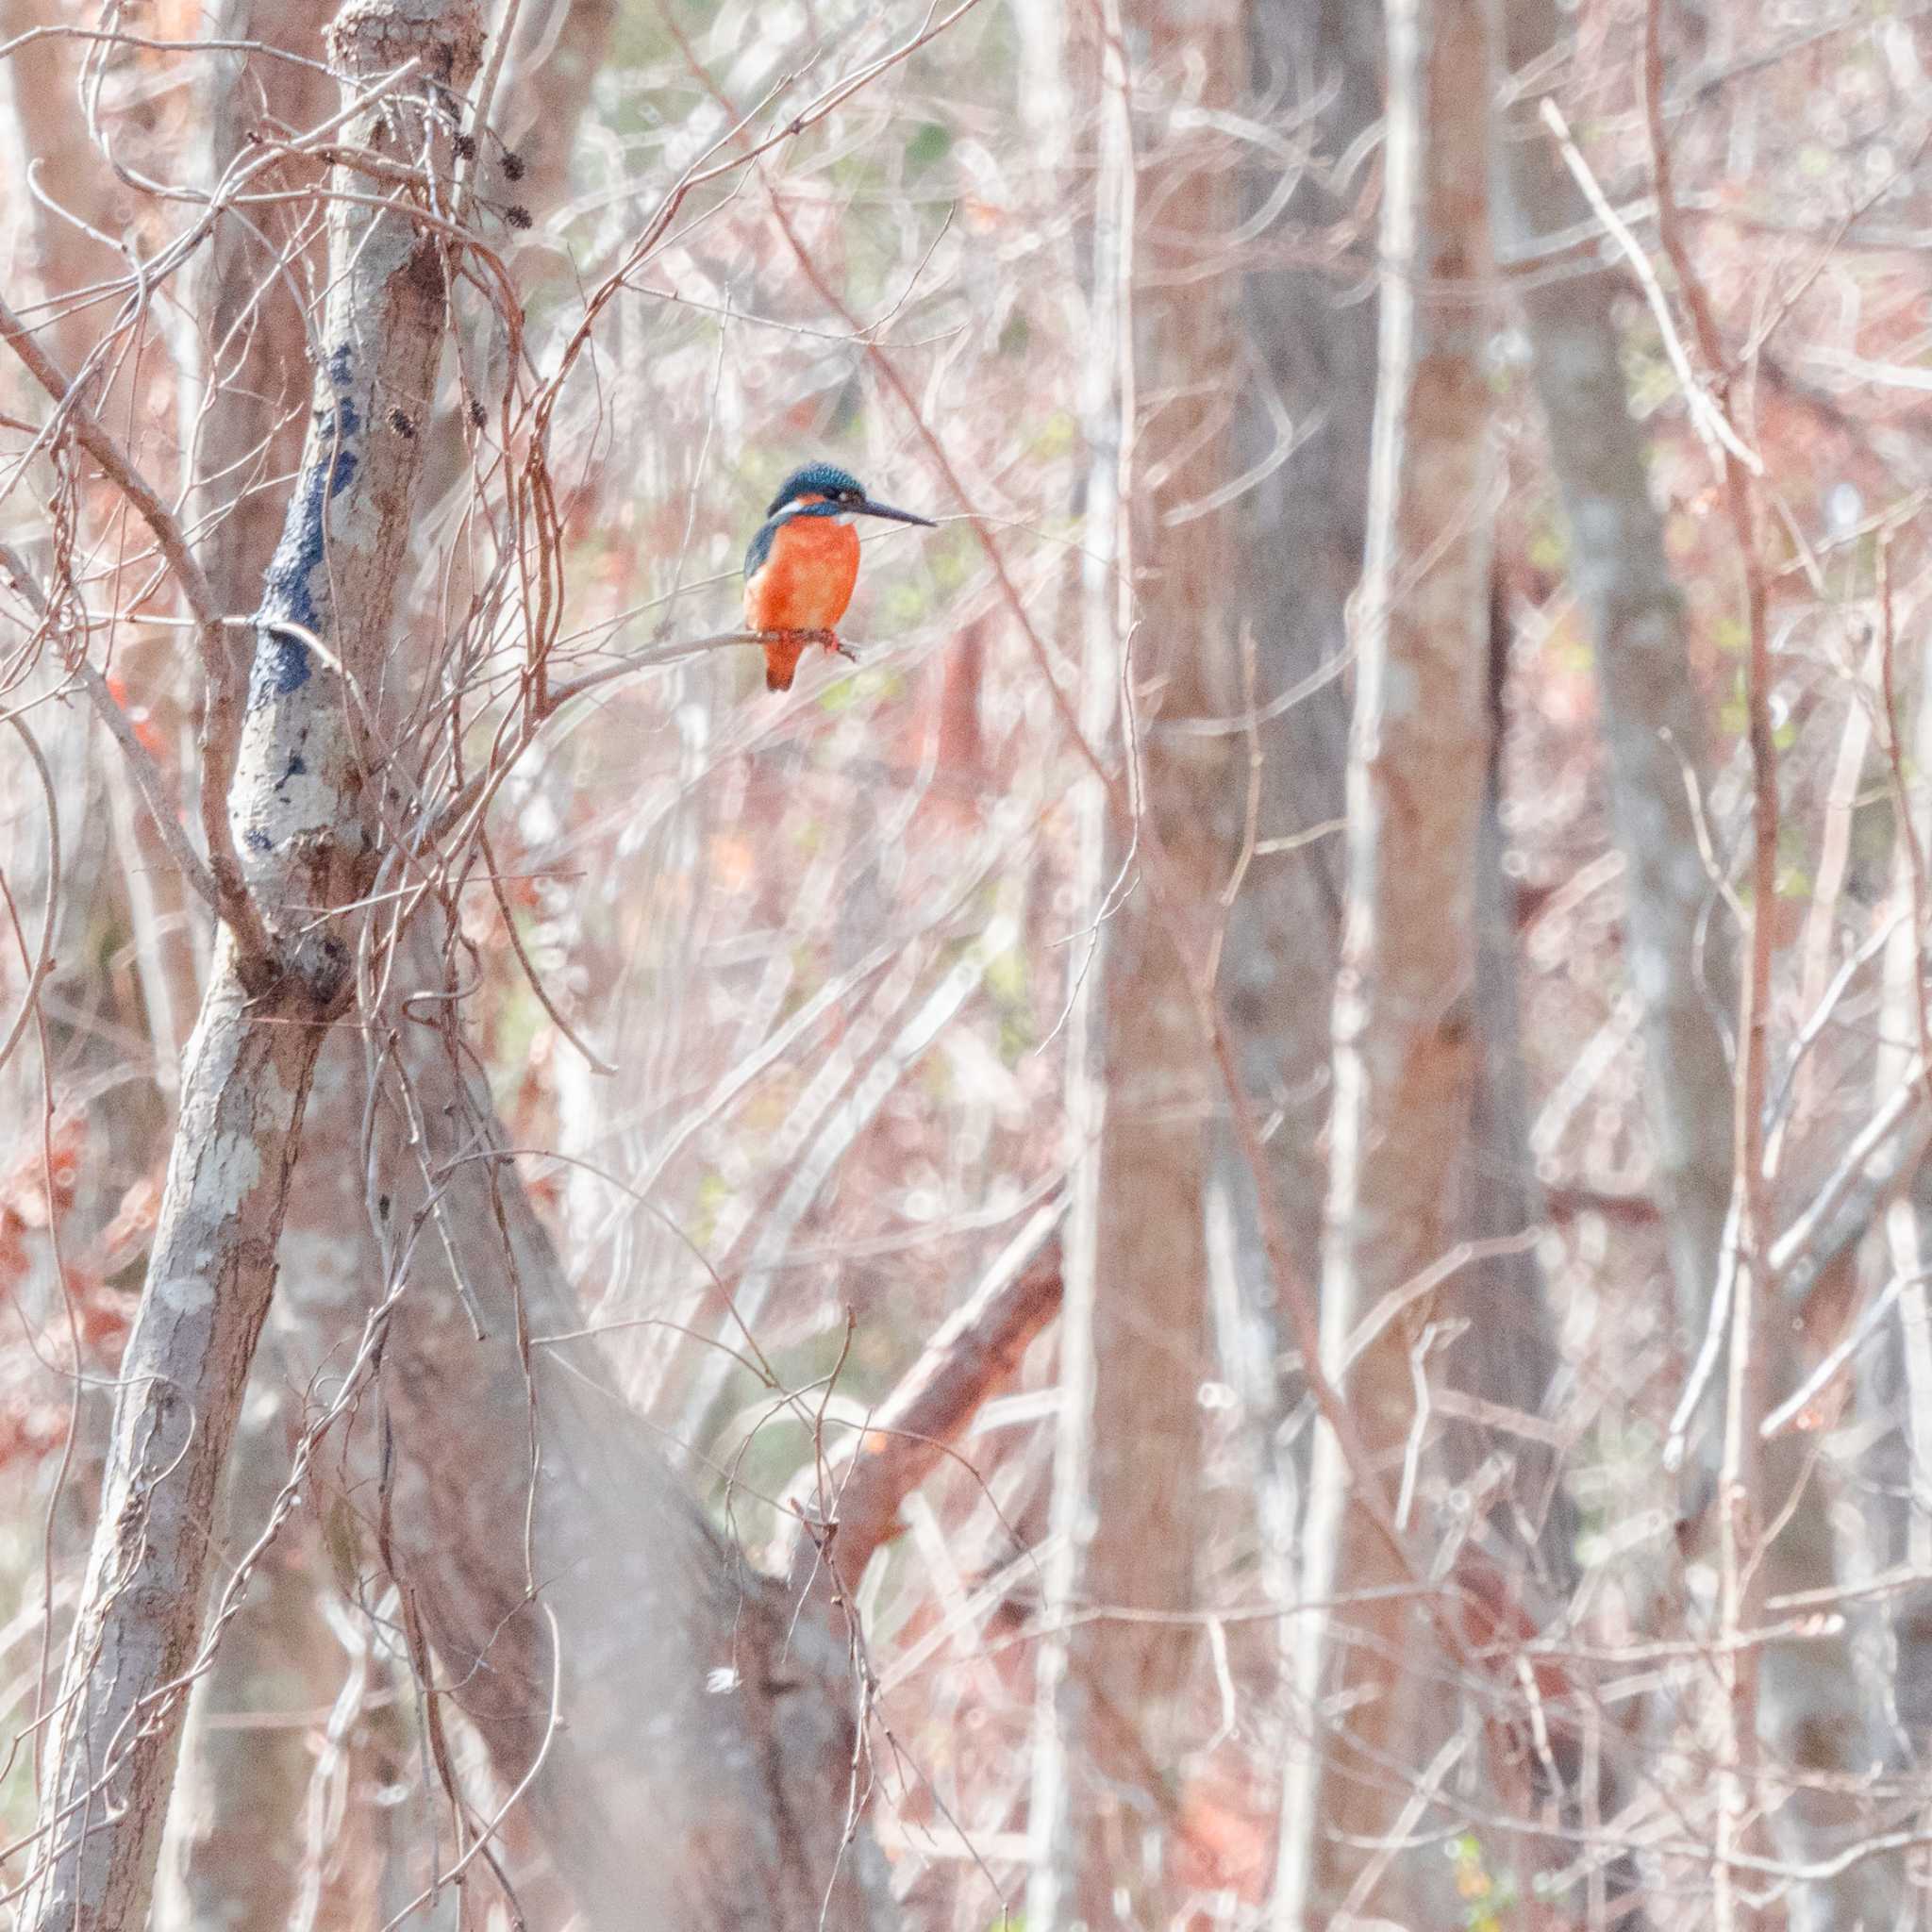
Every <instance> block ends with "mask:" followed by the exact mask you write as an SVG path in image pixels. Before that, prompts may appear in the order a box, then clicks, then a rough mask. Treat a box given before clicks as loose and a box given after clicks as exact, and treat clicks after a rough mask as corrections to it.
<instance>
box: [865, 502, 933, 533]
mask: <svg viewBox="0 0 1932 1932" xmlns="http://www.w3.org/2000/svg"><path fill="white" fill-rule="evenodd" d="M852 508H854V509H855V510H856V511H857V512H858V514H859V515H860V516H862V517H891V519H892V521H893V522H894V523H896V524H924V525H925V527H926V528H927V529H928V530H936V529H938V528H939V525H937V524H936V523H934V522H933V520H932V519H931V518H930V517H916V516H914V515H913V514H912V512H911V511H910V510H909V509H894V508H892V506H891V504H890V503H874V502H873V500H872V499H871V497H867V498H866V500H865V501H864V502H863V503H855V504H854V505H853V506H852Z"/></svg>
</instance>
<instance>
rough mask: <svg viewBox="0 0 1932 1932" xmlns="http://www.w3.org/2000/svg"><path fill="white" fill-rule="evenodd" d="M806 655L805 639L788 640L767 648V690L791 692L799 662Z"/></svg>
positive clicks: (773, 643) (771, 644)
mask: <svg viewBox="0 0 1932 1932" xmlns="http://www.w3.org/2000/svg"><path fill="white" fill-rule="evenodd" d="M804 653H805V640H804V639H803V638H786V639H783V640H782V641H774V642H772V643H769V644H767V645H766V646H765V689H766V690H767V691H790V690H791V680H792V678H793V677H794V676H795V675H797V672H798V660H799V658H801V657H802V656H803V655H804Z"/></svg>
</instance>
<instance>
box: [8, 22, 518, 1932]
mask: <svg viewBox="0 0 1932 1932" xmlns="http://www.w3.org/2000/svg"><path fill="white" fill-rule="evenodd" d="M479 42H480V31H479V28H478V25H477V22H476V18H475V10H474V7H473V6H471V5H469V4H467V0H443V4H441V5H439V6H430V5H427V4H425V0H414V4H410V5H408V6H407V7H406V6H404V5H401V4H398V5H396V6H394V7H388V6H376V5H362V6H359V7H356V8H351V9H349V10H347V11H346V12H345V13H344V14H343V16H342V18H341V20H340V21H339V22H338V24H337V26H336V29H335V32H334V44H333V46H332V49H331V52H332V56H333V59H334V63H335V64H336V66H337V69H338V72H339V73H340V74H341V76H342V78H343V80H344V83H345V85H348V86H350V87H354V86H356V85H357V84H358V83H366V81H367V80H368V79H369V78H371V77H373V76H374V75H376V74H378V73H382V72H386V71H387V70H388V69H389V67H391V65H393V64H394V63H395V62H396V61H397V60H398V59H399V58H411V57H413V58H418V59H419V60H420V61H421V63H422V65H423V68H424V69H425V73H426V74H427V75H429V76H430V77H431V78H432V80H433V81H434V82H437V83H440V84H441V85H443V86H454V87H456V88H458V89H459V88H461V87H463V86H465V85H467V83H468V80H469V77H470V75H471V74H472V73H473V72H474V71H475V60H476V56H477V49H478V45H479ZM383 111H384V112H385V113H386V114H388V115H390V116H391V117H393V119H394V120H395V121H397V122H403V123H408V132H409V135H410V142H409V144H408V146H407V148H406V150H405V151H406V152H408V153H411V154H413V153H415V152H417V151H418V148H419V146H420V145H421V144H424V143H433V144H432V146H431V148H430V151H431V152H434V151H436V146H437V145H440V142H437V140H436V137H435V136H434V135H433V125H434V124H433V120H432V119H431V118H430V117H428V116H425V113H424V104H423V102H422V99H421V97H420V96H419V97H418V98H417V99H416V100H415V101H414V102H408V101H406V100H405V99H403V98H400V97H392V98H391V101H390V102H389V103H388V104H387V106H386V107H385V108H384V110H383ZM369 138H370V139H371V141H372V142H374V143H375V144H377V145H383V144H386V140H387V136H386V135H385V134H384V133H382V132H379V131H377V130H375V129H374V128H372V129H370V130H369ZM329 241H330V259H331V263H332V266H333V267H334V270H335V274H334V275H333V276H332V279H331V283H330V290H329V297H328V302H327V307H326V310H325V320H324V325H323V340H324V343H325V356H324V358H323V360H322V362H321V365H320V367H319V368H318V371H317V376H316V415H315V419H314V422H313V424H312V425H311V429H310V434H309V439H308V446H307V448H306V450H305V453H304V461H303V473H302V477H301V481H300V483H299V484H298V487H297V489H296V491H295V494H294V497H293V500H292V502H291V507H290V512H289V518H288V523H287V526H286V528H285V530H284V534H283V539H282V543H281V547H280V549H279V550H278V551H277V552H276V556H275V563H274V565H273V566H272V567H271V570H270V573H269V577H268V584H267V591H266V594H265V596H264V599H263V604H262V609H261V613H260V618H259V621H258V626H259V627H258V634H257V635H258V649H257V657H256V668H255V676H254V679H253V682H252V686H251V689H250V692H249V703H248V708H247V712H246V716H245V718H244V719H243V720H242V721H241V724H240V732H241V742H240V746H239V751H238V754H237V762H236V768H235V769H236V776H235V781H234V786H233V790H232V791H231V793H230V797H229V810H230V814H231V818H232V822H233V823H234V824H235V825H236V827H237V830H238V832H239V834H240V839H241V845H242V850H244V851H245V852H246V853H247V855H248V857H247V859H246V861H245V868H246V873H245V880H246V890H247V891H248V893H249V895H250V896H251V898H252V899H253V901H254V905H255V908H256V910H257V913H258V917H259V920H260V924H261V926H262V928H263V931H264V933H265V935H266V942H267V944H268V945H269V947H270V948H271V949H272V950H271V951H270V952H269V953H267V954H266V955H263V954H260V953H256V952H253V951H252V950H251V944H252V943H253V941H250V942H248V943H244V941H243V940H242V939H241V938H239V937H238V936H236V935H235V934H233V933H229V932H225V933H224V936H223V938H222V940H221V941H220V944H219V947H218V952H217V957H216V963H215V971H214V975H213V979H212V981H211V983H210V985H209V988H208V993H207V996H206V999H205V1000H204V1003H203V1007H202V1013H201V1019H200V1021H199V1023H198V1024H197V1025H196V1028H195V1032H194V1037H193V1039H192V1041H191V1043H190V1048H189V1053H188V1057H187V1062H186V1066H185V1068H184V1073H183V1084H182V1096H181V1111H180V1124H179V1128H178V1131H177V1134H176V1138H175V1147H174V1153H173V1158H172V1159H171V1161H170V1165H169V1171H168V1178H167V1184H166V1190H165V1192H164V1195H163V1199H162V1203H161V1208H160V1218H159V1223H158V1227H157V1229H156V1234H155V1239H154V1244H153V1250H152V1254H151V1257H150V1260H149V1265H148V1274H147V1282H146V1287H145V1289H144V1291H143V1292H142V1304H141V1310H140V1313H139V1315H138V1317H137V1319H136V1322H135V1325H134V1329H133V1332H132V1334H131V1335H130V1337H129V1339H128V1342H127V1348H126V1353H125V1357H124V1359H123V1362H122V1369H121V1375H122V1379H121V1383H120V1393H119V1397H118V1399H117V1401H116V1404H115V1412H114V1421H113V1424H112V1434H111V1439H110V1445H109V1450H108V1468H107V1472H106V1475H105V1477H104V1481H103V1489H102V1499H101V1509H100V1517H99V1524H98V1527H97V1530H96V1533H95V1538H94V1545H93V1552H92V1557H91V1559H90V1562H89V1566H88V1574H87V1580H86V1582H85V1584H84V1586H83V1590H82V1596H81V1604H80V1609H79V1612H78V1615H77V1617H76V1620H75V1630H74V1634H73V1638H72V1641H71V1644H70V1649H69V1654H68V1664H67V1671H66V1675H65V1678H64V1680H63V1684H62V1691H61V1701H60V1705H59V1707H58V1711H57V1713H56V1715H55V1719H54V1723H53V1726H52V1730H51V1734H50V1739H49V1748H48V1752H47V1757H46V1769H45V1774H44V1778H43V1782H42V1818H41V1823H42V1830H43V1832H44V1833H45V1834H46V1837H45V1840H43V1842H42V1845H41V1846H40V1847H39V1848H38V1851H37V1864H36V1867H35V1870H34V1872H33V1874H32V1877H31V1880H30V1882H29V1885H28V1887H27V1890H26V1895H25V1901H24V1904H23V1908H22V1914H21V1924H22V1925H23V1926H24V1927H32V1928H35V1932H54V1928H66V1927H70V1926H73V1927H77V1926H78V1925H79V1924H80V1923H81V1922H82V1921H83V1920H85V1921H87V1922H88V1923H91V1924H96V1925H98V1924H111V1925H132V1924H140V1923H142V1921H143V1920H144V1918H145V1916H146V1913H147V1908H148V1901H149V1895H150V1891H151V1888H152V1885H153V1880H154V1872H155V1859H156V1855H157V1852H158V1845H159V1839H160V1826H161V1821H162V1817H163V1813H164V1810H165V1807H166V1800H167V1795H168V1790H169V1786H170V1783H171V1780H172V1775H173V1771H174V1762H175V1745H176V1741H177V1739H178V1735H179V1730H180V1724H181V1717H182V1710H183V1707H184V1705H185V1702H186V1697H187V1689H188V1679H187V1677H186V1675H185V1674H186V1673H189V1672H191V1671H192V1669H194V1668H195V1666H196V1662H197V1651H198V1648H199V1645H200V1640H201V1628H202V1615H203V1602H202V1598H203V1584H204V1579H205V1576H206V1573H207V1567H208V1549H209V1541H208V1533H207V1525H208V1523H209V1521H210V1519H211V1517H212V1514H213V1511H214V1507H215V1498H216V1493H217V1489H218V1485H219V1483H220V1479H221V1475H222V1472H223V1468H224V1465H225V1461H226V1457H227V1453H228V1447H229V1443H230V1441H231V1440H232V1437H233V1433H234V1427H235V1421H236V1415H237V1411H238V1409H239V1407H240V1404H241V1399H242V1387H243V1383H244V1381H245V1378H246V1375H247V1371H248V1363H249V1358H250V1357H251V1356H252V1354H253V1352H254V1348H255V1343H256V1339H257V1336H258V1334H259V1332H260V1328H261V1324H262V1320H263V1318H264V1316H265V1315H266V1313H267V1310H268V1303H269V1298H270V1295H271V1292H272V1291H273V1289H274V1285H275V1247H276V1242H277V1241H278V1239H279V1237H280V1232H281V1221H282V1213H283V1208H284V1205H285V1202H286V1199H287V1191H288V1181H289V1174H290V1172H291V1168H292V1166H293V1164H294V1159H295V1154H296V1149H297V1146H298V1144H299V1140H300V1133H301V1124H302V1112H303V1108H304V1105H305V1103H306V1101H307V1098H308V1084H309V1079H310V1075H311V1074H312V1072H313V1068H314V1064H315V1057H316V1053H317V1051H318V1049H319V1048H320V1046H321V1043H322V1039H323V1033H324V1030H325V1027H326V1026H327V1024H328V1023H329V1022H330V1020H331V1019H332V1018H333V1016H334V1015H335V1013H336V1012H337V1011H338V1010H339V1009H340V1008H341V1005H342V1003H343V1001H344V999H345V998H346V997H347V996H348V994H349V992H350V991H351V985H352V975H351V969H350V963H349V962H350V958H351V953H352V946H351V941H350V936H349V935H348V933H347V932H346V930H345V929H344V928H343V927H342V925H341V922H340V921H339V920H338V919H335V918H326V917H325V919H323V920H322V921H320V922H318V921H317V920H316V919H315V917H314V909H315V908H323V909H324V911H325V912H331V911H333V910H334V909H335V908H341V907H344V906H346V905H350V904H353V903H354V901H355V900H356V899H357V898H358V897H359V895H360V894H361V893H362V892H363V891H366V890H367V887H368V885H369V883H370V881H371V879H372V877H373V874H374V865H373V862H372V858H373V852H374V844H375V841H374V834H373V829H372V827H371V825H370V824H369V823H368V821H367V820H366V818H365V816H364V807H363V804H362V793H363V791H364V781H365V773H364V769H363V762H362V748H361V746H360V745H359V744H358V741H357V737H356V734H355V732H354V730H353V729H352V727H351V725H350V723H349V708H348V705H347V703H346V702H345V693H344V690H343V679H344V677H346V678H348V679H352V680H354V681H355V682H356V684H357V685H358V686H359V687H360V688H361V689H365V690H368V689H374V688H375V685H376V683H377V682H378V680H379V677H380V674H381V670H382V666H383V661H384V658H385V657H386V655H387V651H388V645H389V630H390V624H391V616H392V614H393V609H394V604H395V594H396V588H397V583H398V580H399V575H400V573H399V570H398V564H399V561H400V558H401V556H402V554H403V551H404V548H405V546H406V544H407V542H408V536H409V530H410V521H411V515H412V510H413V497H414V491H415V484H416V478H417V470H418V464H419V456H418V453H417V451H416V447H415V444H414V443H413V441H410V440H408V439H405V438H402V437H395V436H386V435H384V434H383V433H382V430H381V428H380V425H381V423H382V419H383V414H384V412H385V411H386V409H387V408H388V404H387V401H386V398H387V397H388V396H391V395H394V394H405V395H420V394H424V393H425V392H427V391H428V390H429V389H430V388H431V387H432V386H433V384H434V380H435V371H436V366H437V363H438V360H439V359H440V358H441V347H442V329H443V270H442V260H441V248H440V246H439V244H438V243H437V242H435V241H434V240H432V239H431V238H430V237H428V236H427V235H426V234H425V232H424V231H423V230H421V229H420V228H419V227H418V226H417V225H415V223H414V222H412V221H411V220H410V218H409V216H408V214H407V213H406V212H401V211H394V212H392V211H390V210H389V209H387V208H376V207H370V206H368V205H365V204H361V203H358V202H355V201H350V200H347V199H342V200H338V201H335V202H332V203H331V205H330V215H329ZM196 594H197V595H198V597H199V599H201V600H203V601H204V602H205V601H206V600H207V599H208V594H209V593H208V587H207V585H206V583H205V582H203V583H201V584H200V585H198V586H197V591H196ZM291 622H292V623H293V624H294V625H297V626H299V629H300V632H301V633H302V634H303V635H302V636H297V635H296V634H294V633H291V632H290V631H289V630H287V629H285V628H281V627H280V626H283V625H288V624H290V623H291ZM304 637H306V638H308V639H313V640H316V641H319V642H320V643H321V644H322V645H323V646H324V648H325V651H326V653H327V657H326V658H323V657H321V656H320V655H319V654H318V653H316V652H315V651H314V650H313V649H312V648H311V645H310V644H309V643H308V642H307V641H303V638H304ZM204 647H205V648H208V649H216V650H225V649H226V648H227V639H226V638H225V636H224V635H223V634H222V633H221V632H220V631H219V630H217V631H215V632H214V633H213V634H212V635H211V636H210V635H208V633H207V632H204ZM337 667H340V671H338V669H337ZM210 727H211V730H212V732H214V733H215V734H217V735H219V734H221V733H222V732H224V731H226V730H231V729H234V728H235V721H232V720H229V719H225V718H216V719H213V720H211V721H210Z"/></svg>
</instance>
